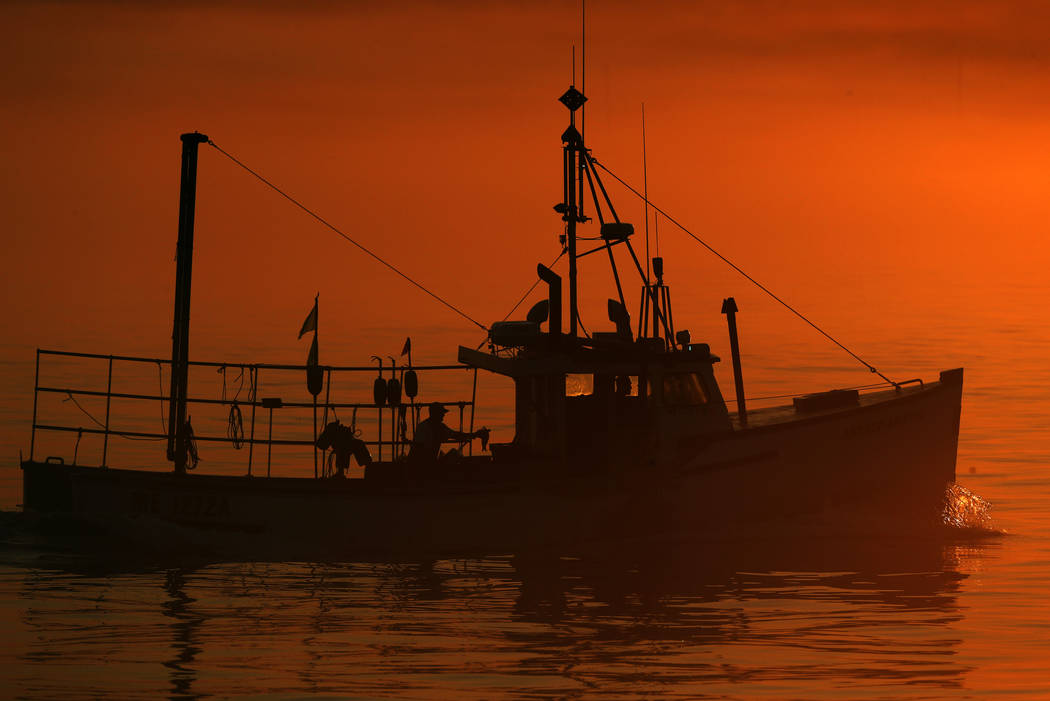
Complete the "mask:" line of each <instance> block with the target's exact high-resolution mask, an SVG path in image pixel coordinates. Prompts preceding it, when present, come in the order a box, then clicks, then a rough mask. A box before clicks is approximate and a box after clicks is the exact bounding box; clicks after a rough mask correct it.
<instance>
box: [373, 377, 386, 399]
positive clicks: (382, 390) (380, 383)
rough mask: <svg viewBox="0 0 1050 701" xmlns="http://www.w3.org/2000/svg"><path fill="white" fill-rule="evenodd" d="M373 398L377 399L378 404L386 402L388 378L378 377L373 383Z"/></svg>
mask: <svg viewBox="0 0 1050 701" xmlns="http://www.w3.org/2000/svg"><path fill="white" fill-rule="evenodd" d="M372 398H373V399H374V400H375V403H376V406H383V405H384V404H386V380H384V379H383V378H382V377H377V378H376V381H375V382H373V383H372Z"/></svg>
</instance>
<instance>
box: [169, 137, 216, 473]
mask: <svg viewBox="0 0 1050 701" xmlns="http://www.w3.org/2000/svg"><path fill="white" fill-rule="evenodd" d="M180 138H181V139H182V186H181V189H180V191H179V241H178V245H177V247H176V250H175V322H174V325H173V328H172V332H171V392H170V395H169V397H170V405H169V408H168V460H171V461H173V462H174V463H175V472H176V473H178V474H185V473H186V459H187V453H188V452H189V436H188V430H187V429H188V425H187V422H186V396H187V381H188V370H189V354H190V281H191V278H192V271H193V215H194V211H195V208H196V201H197V147H198V146H199V145H200V144H202V143H205V142H207V141H208V137H207V136H205V135H204V134H201V133H198V132H193V133H191V134H183V135H182V136H181V137H180Z"/></svg>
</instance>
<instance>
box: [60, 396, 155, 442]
mask: <svg viewBox="0 0 1050 701" xmlns="http://www.w3.org/2000/svg"><path fill="white" fill-rule="evenodd" d="M62 401H63V402H73V403H74V404H75V405H76V407H77V409H80V411H81V412H83V414H84V416H86V417H88V418H89V419H91V420H92V421H94V422H95V423H96V424H97V425H98V427H99V428H101V429H102V430H103V431H109V433H110V435H113V436H120V437H121V438H124V439H126V440H129V441H166V440H168V439H167V438H147V437H146V436H128V435H125V434H123V433H121V432H120V431H114V430H113V429H107V428H106V424H104V423H102V422H101V421H99V420H98V419H96V418H95V417H94V416H92V415H91V412H89V411H88V410H87V409H85V408H84V407H83V406H81V405H80V402H78V401H77V400H76V397H74V396H73V393H72V392H66V398H65V399H63V400H62ZM78 440H79V439H78Z"/></svg>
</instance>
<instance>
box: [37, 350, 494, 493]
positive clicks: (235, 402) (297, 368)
mask: <svg viewBox="0 0 1050 701" xmlns="http://www.w3.org/2000/svg"><path fill="white" fill-rule="evenodd" d="M48 356H54V357H61V358H81V359H88V360H99V361H106V363H107V367H106V390H105V391H104V392H103V391H100V390H91V389H80V388H75V387H72V386H70V387H58V386H50V385H41V384H40V369H41V359H42V357H48ZM114 363H133V364H134V363H137V364H151V365H157V366H158V368H163V367H164V366H170V365H171V360H170V359H166V358H143V357H136V356H125V355H104V354H98V353H80V352H73V351H59V350H45V349H37V352H36V370H35V379H34V386H33V425H32V434H31V438H30V447H29V459H30V460H35V459H36V457H35V454H36V443H37V440H36V438H37V436H36V433H37V431H54V432H76V433H77V434H78V439H77V446H78V449H79V440H80V436H82V435H83V434H93V435H101V436H102V441H103V442H102V461H101V463H100V467H106V466H107V461H108V457H109V438H110V436H119V437H124V438H134V439H143V440H146V439H155V440H158V441H159V440H164V439H167V438H168V434H167V433H166V432H163V433H162V432H152V431H141V430H129V429H119V428H114V427H113V426H112V425H111V420H112V413H111V408H112V400H113V399H121V400H133V401H143V402H163V403H166V402H168V400H169V397H168V396H167V395H165V394H144V393H137V392H134V393H133V392H114V391H113V377H114ZM189 366H190V367H191V368H192V367H198V368H202V367H203V368H216V369H217V370H218V371H220V372H221V371H223V370H224V369H236V370H240V371H241V372H242V373H243V372H247V373H248V374H249V380H248V391H249V397H248V399H247V400H244V401H241V400H239V399H237V398H234V399H227V398H226V397H225V396H224V397H223V398H221V399H212V398H206V397H188V398H187V403H188V404H200V405H221V406H226V407H233V406H237V407H238V409H239V408H240V407H251V412H250V416H249V418H248V420H247V423H248V431H247V433H248V435H247V437H245V436H244V435H243V431H242V433H241V435H240V436H239V437H237V436H232V437H231V436H230V435H225V436H220V435H196V434H195V435H194V437H193V439H194V440H195V441H202V442H216V443H230V444H235V445H236V446H237V447H239V445H241V444H245V445H247V446H248V461H247V462H248V474H249V475H251V474H252V467H253V462H254V458H255V456H254V452H255V451H254V448H255V446H256V445H260V446H266V448H267V470H266V471H267V476H270V463H271V456H272V448H273V446H275V445H280V446H304V447H306V446H310V447H312V449H313V451H314V455H315V461H314V465H315V476H317V475H318V473H317V460H316V456H317V451H318V449H317V448H316V446H315V443H316V439H317V434H318V426H317V417H316V410H317V409H323V410H324V411H325V416H326V419H327V415H328V413H329V412H331V413H332V414H333V415H337V412H338V410H340V409H349V410H352V411H353V416H354V419H353V422H352V423H353V425H354V426H355V427H357V412H358V411H359V410H365V411H367V412H374V421H373V422H371V423H372V424H373V425H374V428H375V435H374V437H367V436H363V435H362V437H361V440H363V442H364V443H365V444H366V445H368V446H369V447H372V448H375V449H376V452H377V455H376V457H375V460H376V461H382V460H383V458H384V453H385V452H386V451H384V448H386V449H388V451H389V453H388V456H389V458H390V459H391V460H393V459H396V458H397V456H398V455H399V452H401V451H403V450H404V449H406V448H407V447H408V446H409V445H410V443H411V437H410V436H409V435H407V431H406V430H399V427H406V426H411V428H412V430H413V431H414V429H415V426H416V425H417V424H418V423H419V420H420V418H419V417H420V412H421V411H422V409H423V408H424V406H427V405H429V404H431V403H434V402H426V403H417V402H416V401H415V398H408V400H407V402H399V403H397V404H389V403H385V402H384V403H383V404H377V403H376V402H375V401H372V402H332V401H329V399H330V396H331V387H332V376H333V374H339V373H353V374H365V373H368V374H371V375H375V374H376V373H377V371H380V370H381V375H382V376H385V375H386V374H388V373H389V375H390V377H391V378H393V377H399V378H400V380H399V381H401V380H403V378H404V374H405V373H406V372H407V371H408V370H413V371H415V372H416V373H419V374H420V375H422V374H423V373H428V374H429V373H435V372H451V371H459V372H472V373H473V378H472V382H471V397H470V400H469V401H440V402H436V403H438V404H441V405H442V406H444V407H446V408H458V410H459V430H460V431H461V432H473V430H474V410H475V404H476V401H477V386H478V383H477V374H478V371H477V368H472V367H468V366H464V365H422V366H410V365H401V366H399V365H397V364H396V363H393V362H392V364H391V365H389V366H386V367H381V368H380V367H377V366H375V365H365V366H329V365H325V366H321V368H322V370H323V371H324V375H325V382H324V388H325V399H324V401H320V402H319V401H316V398H315V400H314V401H284V400H283V399H278V398H267V397H263V398H260V396H259V387H260V380H259V378H260V375H261V373H262V372H263V371H265V372H266V373H267V374H271V373H273V374H276V373H290V372H299V373H303V376H305V372H306V366H303V365H283V364H274V363H220V362H206V361H190V362H189ZM223 382H224V394H225V376H224V379H223ZM160 385H161V387H162V388H163V386H164V385H163V382H161V383H160ZM42 394H64V395H67V396H68V397H69V398H70V399H72V400H73V401H74V403H75V404H76V406H77V407H78V408H79V409H80V411H81V412H83V413H84V414H85V415H87V416H88V418H90V419H91V420H92V421H93V422H94V423H95V424H97V425H98V427H97V428H84V427H83V426H71V425H62V424H58V423H41V422H40V421H39V418H40V417H39V414H38V410H39V403H40V402H39V400H40V396H41V395H42ZM78 396H82V397H104V398H105V400H106V404H105V407H106V408H105V416H104V418H103V419H101V420H100V419H98V418H96V417H95V416H93V415H92V414H91V413H90V412H88V411H87V410H86V409H84V407H82V406H81V405H80V404H79V403H78V402H76V397H78ZM274 408H281V409H285V408H288V409H293V410H304V409H310V410H313V411H314V430H313V437H312V438H310V439H289V438H278V439H274V438H273V437H272V430H273V409H274ZM257 409H268V410H269V417H268V422H267V423H268V427H269V435H268V437H267V438H265V439H264V438H257V437H256V435H255V433H256V423H257V411H256V410H257ZM468 409H469V412H468ZM384 414H388V415H389V421H390V426H389V432H388V433H387V434H385V433H384V421H383V417H384ZM162 418H163V416H162ZM365 423H366V427H367V425H368V422H367V420H366V422H365ZM321 428H322V429H323V425H322V426H321ZM242 429H243V426H242ZM358 430H363V429H360V428H359V429H358ZM468 450H471V446H470V445H469V444H468ZM324 452H325V451H321V453H322V462H321V464H322V466H323V465H324V460H323V454H324ZM75 462H76V451H74V463H75ZM322 474H323V472H322Z"/></svg>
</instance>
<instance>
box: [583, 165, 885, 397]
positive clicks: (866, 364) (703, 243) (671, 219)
mask: <svg viewBox="0 0 1050 701" xmlns="http://www.w3.org/2000/svg"><path fill="white" fill-rule="evenodd" d="M591 160H592V161H593V162H594V164H595V165H597V166H598V167H599V168H601V169H602V170H604V171H605V172H606V173H608V174H609V175H611V176H612V177H613V178H614V179H615V180H616V181H617V182H618V183H620V184H621V185H623V186H624V187H625V188H627V189H628V190H630V191H631V192H632V193H633V194H634V196H635V197H638V198H640V199H642V200H643V201H644V202H645V203H646V204H647V205H648V206H650V207H652V208H653V211H655V212H657V213H659V214H662V215H664V218H665V219H667V220H668V221H669V222H671V223H672V224H674V225H675V226H677V227H678V228H679V229H681V230H682V231H684V232H685V233H686V234H688V235H689V236H690V237H691V238H692V239H693V240H694V241H696V242H697V243H699V244H700V245H701V246H703V247H704V248H706V249H707V250H708V251H710V252H711V253H713V254H714V255H715V256H717V257H718V258H719V259H720V260H721V261H722V262H723V263H725V264H726V265H728V266H729V267H730V268H732V269H733V270H735V271H737V272H738V273H740V274H741V275H743V276H744V277H745V278H747V280H748V281H749V282H751V283H752V284H753V285H755V287H757V288H758V289H760V290H762V291H763V292H765V293H766V294H767V295H769V296H770V297H772V298H773V299H775V300H776V301H777V302H779V303H780V304H781V305H782V306H783V307H784V308H785V309H787V310H788V311H789V312H791V313H792V314H794V315H795V316H797V317H798V318H799V319H802V321H804V322H806V323H807V324H809V325H810V326H811V327H813V329H815V330H816V331H817V332H818V333H820V335H822V336H824V338H826V339H828V340H829V341H831V342H832V343H834V344H835V345H836V346H838V347H839V348H841V349H842V350H844V351H846V353H848V354H849V355H851V356H853V358H854V359H855V360H856V361H857V362H858V363H860V364H861V365H863V366H864V367H866V368H868V370H870V371H871V372H873V373H875V374H876V375H878V376H879V377H881V378H882V379H884V380H885V381H886V382H889V383H890V384H891V385H893V386H894V387H896V386H897V383H896V382H894V381H893V380H891V379H890V378H888V377H886V376H885V375H883V374H882V373H881V372H879V371H878V370H876V369H875V366H874V365H872V364H871V363H869V362H867V361H866V360H864V359H863V358H861V357H860V356H859V355H857V354H856V353H854V352H853V351H851V350H850V349H849V348H847V347H846V346H844V345H842V344H841V343H839V342H838V341H837V340H835V338H834V337H832V336H831V335H830V334H829V333H828V332H827V331H825V330H824V329H822V328H820V327H819V326H817V325H816V324H815V323H813V322H812V321H810V320H809V319H808V318H806V315H805V314H803V313H802V312H800V311H798V310H797V309H795V308H794V307H792V306H791V305H790V304H788V303H787V302H785V301H784V300H782V299H781V298H780V297H778V296H777V295H776V294H774V293H773V291H772V290H770V289H769V288H768V287H766V286H765V285H763V284H762V283H761V282H759V281H758V280H756V279H755V278H753V277H751V276H750V275H748V274H747V273H745V272H744V271H743V270H741V269H740V268H739V267H738V266H737V265H736V264H735V263H733V262H732V261H731V260H729V259H728V258H726V257H725V256H723V255H722V254H721V253H719V252H718V251H716V250H715V249H714V248H712V247H711V245H710V244H708V243H707V242H706V241H704V240H703V239H701V238H700V237H699V236H697V235H696V234H694V233H693V232H692V231H690V230H689V229H687V228H685V226H683V225H682V224H681V223H680V222H679V221H678V220H677V219H675V218H674V217H672V216H671V215H670V214H668V213H667V212H665V211H664V210H662V209H660V208H659V207H657V206H656V205H655V204H653V203H652V202H650V201H649V199H648V198H647V197H645V195H643V194H642V193H640V192H638V191H637V190H635V189H634V188H633V187H631V186H630V185H628V184H627V183H626V182H625V181H624V180H623V178H621V177H620V176H618V175H617V174H616V173H614V172H612V171H611V170H609V169H608V168H606V167H605V166H604V165H603V164H601V163H599V162H598V160H597V159H594V158H593V157H592V159H591Z"/></svg>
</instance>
